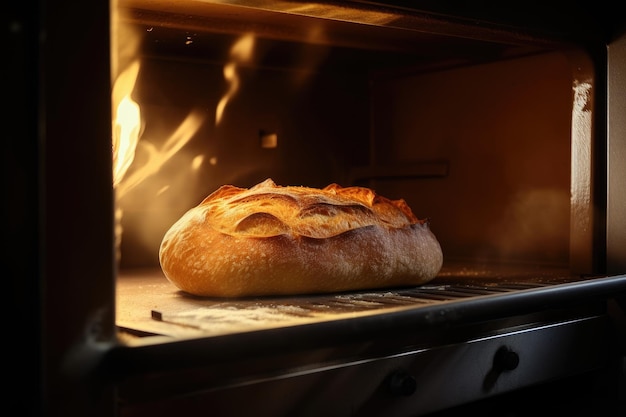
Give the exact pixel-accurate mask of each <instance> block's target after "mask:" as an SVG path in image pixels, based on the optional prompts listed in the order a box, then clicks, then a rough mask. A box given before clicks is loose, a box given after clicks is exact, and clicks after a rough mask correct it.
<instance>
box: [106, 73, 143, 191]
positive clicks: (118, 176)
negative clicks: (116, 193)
mask: <svg viewBox="0 0 626 417" xmlns="http://www.w3.org/2000/svg"><path fill="white" fill-rule="evenodd" d="M138 73H139V63H138V62H134V63H133V64H132V65H131V66H130V67H129V68H128V69H127V70H126V71H124V72H123V73H122V74H120V76H119V77H118V78H117V80H116V82H115V85H114V86H113V94H112V101H113V106H114V109H115V112H114V119H113V185H114V186H116V187H117V186H118V185H119V183H120V182H121V181H122V178H124V174H125V173H126V171H127V170H128V167H130V165H131V164H132V162H133V159H134V158H135V149H136V147H137V143H138V142H139V136H140V127H141V111H140V109H139V105H138V104H137V103H135V102H134V101H133V100H132V99H131V97H130V95H131V93H132V91H133V89H134V86H135V82H136V80H137V75H138Z"/></svg>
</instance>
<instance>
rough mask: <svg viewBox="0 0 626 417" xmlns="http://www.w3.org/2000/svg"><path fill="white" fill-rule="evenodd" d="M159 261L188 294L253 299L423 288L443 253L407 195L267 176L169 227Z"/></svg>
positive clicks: (223, 192)
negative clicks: (395, 197) (294, 182)
mask: <svg viewBox="0 0 626 417" xmlns="http://www.w3.org/2000/svg"><path fill="white" fill-rule="evenodd" d="M159 259H160V262H161V267H162V269H163V272H164V274H165V276H166V277H167V278H168V279H169V280H170V281H171V282H172V283H173V284H174V285H176V286H177V287H178V288H180V289H181V290H183V291H185V292H187V293H190V294H194V295H198V296H211V297H245V296H265V295H295V294H311V293H329V292H342V291H351V290H362V289H374V288H384V287H395V286H409V285H418V284H423V283H425V282H428V281H430V280H431V279H433V278H434V277H435V276H436V275H437V273H438V272H439V270H440V268H441V266H442V263H443V254H442V251H441V247H440V245H439V242H438V241H437V239H436V238H435V236H434V235H433V233H432V232H431V230H430V228H429V225H428V223H427V222H426V221H424V220H418V219H417V217H415V215H414V214H413V212H412V211H411V209H410V208H409V206H408V205H407V204H406V203H405V201H404V200H390V199H387V198H385V197H382V196H380V195H377V194H376V193H375V192H374V191H372V190H371V189H369V188H364V187H345V188H342V187H341V186H339V185H337V184H331V185H329V186H327V187H325V188H323V189H318V188H309V187H300V186H277V185H276V184H275V183H274V182H273V181H272V180H271V179H267V180H265V181H264V182H262V183H260V184H257V185H255V186H254V187H251V188H249V189H245V188H238V187H235V186H232V185H224V186H222V187H220V188H219V189H218V190H217V191H215V192H213V193H212V194H211V195H209V196H208V197H207V198H205V199H204V201H202V203H200V204H199V205H198V206H196V207H194V208H192V209H190V210H189V211H188V212H187V213H186V214H184V215H183V216H182V217H181V218H180V219H179V220H178V221H177V222H176V223H175V224H174V225H173V226H172V227H171V228H170V229H169V230H168V231H167V232H166V234H165V236H164V238H163V241H162V243H161V247H160V251H159Z"/></svg>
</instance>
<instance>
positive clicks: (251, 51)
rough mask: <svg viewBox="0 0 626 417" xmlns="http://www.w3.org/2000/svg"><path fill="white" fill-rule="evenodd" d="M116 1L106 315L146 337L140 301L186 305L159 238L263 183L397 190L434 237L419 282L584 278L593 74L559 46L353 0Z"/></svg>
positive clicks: (593, 248)
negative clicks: (166, 272)
mask: <svg viewBox="0 0 626 417" xmlns="http://www.w3.org/2000/svg"><path fill="white" fill-rule="evenodd" d="M118 10H119V13H118V14H117V15H116V16H117V19H116V20H115V25H114V27H115V28H116V30H115V31H114V32H113V33H114V35H113V41H112V44H113V56H114V66H113V68H114V74H115V75H116V76H117V78H116V79H115V80H114V90H113V91H114V94H113V101H114V102H113V105H114V109H113V111H114V114H115V111H116V109H115V106H116V105H117V104H118V103H116V99H117V98H119V97H120V96H121V95H122V93H120V91H122V90H124V89H125V90H126V91H125V92H126V93H127V94H131V97H132V99H133V100H134V101H135V102H136V103H137V104H138V106H139V108H140V112H141V117H140V119H141V121H140V125H139V126H138V127H136V129H138V130H137V131H138V132H139V142H138V143H137V145H136V148H135V153H134V159H133V160H132V162H131V163H130V164H129V167H128V169H127V171H126V172H125V173H124V175H123V176H122V177H121V179H120V180H119V183H118V184H117V186H116V220H117V222H118V223H117V225H118V228H119V229H118V230H121V238H120V240H119V242H118V261H119V270H120V272H119V276H118V279H117V291H118V301H117V304H118V305H117V307H118V313H117V321H118V324H119V325H120V326H121V327H123V328H129V329H133V328H135V330H137V331H146V332H148V333H149V332H152V331H155V332H156V333H157V334H161V333H160V332H163V329H162V327H163V322H159V320H156V319H155V317H153V312H152V311H151V310H156V312H154V314H156V316H157V317H158V316H159V315H160V314H161V313H163V314H166V315H167V309H168V308H169V309H171V310H172V312H176V313H180V311H179V310H180V309H183V310H185V307H184V305H185V303H186V302H187V301H186V300H184V297H183V300H182V305H181V297H179V296H178V295H175V296H172V294H177V292H176V290H175V289H174V287H170V286H169V282H167V280H166V279H165V278H164V276H163V275H162V273H161V272H160V270H159V265H158V248H159V245H160V241H161V238H162V236H163V234H164V233H165V231H166V230H167V229H168V228H169V227H170V226H171V225H172V224H173V223H174V222H175V221H176V220H177V219H178V218H179V217H180V216H181V215H182V214H183V213H184V212H185V211H186V210H188V209H189V208H191V207H192V206H194V205H196V204H198V203H199V202H200V201H201V200H202V199H203V198H204V197H206V196H207V195H208V194H210V193H211V192H212V191H214V190H215V189H217V188H218V187H219V186H220V185H223V184H232V185H236V186H239V187H250V186H252V185H254V184H256V183H258V182H261V181H263V180H264V179H266V178H272V179H273V180H274V181H275V182H276V183H277V184H280V185H306V186H312V187H323V186H325V185H328V184H330V183H333V182H334V183H338V184H341V185H344V186H349V185H363V186H367V187H370V188H373V189H374V190H376V191H377V192H378V193H379V194H381V195H384V196H387V197H389V198H394V199H399V198H403V199H405V200H406V201H407V203H408V204H409V206H411V207H412V209H413V211H414V212H415V213H416V215H417V216H418V217H419V218H427V219H428V220H429V223H430V226H431V229H432V230H433V232H434V233H435V235H436V236H437V238H438V240H439V241H440V244H441V246H442V249H443V253H444V268H443V270H442V272H441V274H440V276H439V277H437V278H436V280H435V281H433V285H435V286H437V285H444V286H445V285H453V284H460V285H463V286H465V285H470V283H469V281H473V283H472V284H473V285H478V286H479V287H480V286H484V285H494V284H497V282H498V281H499V280H501V281H504V282H507V281H508V282H510V281H514V282H516V283H517V282H521V283H522V285H526V284H525V283H524V282H525V281H530V282H538V284H537V285H541V284H542V283H543V282H546V281H549V282H552V281H553V280H555V279H556V280H557V281H558V280H561V281H563V280H579V279H581V278H588V277H590V276H601V274H602V269H601V268H600V267H599V266H598V264H597V257H598V256H600V255H601V253H599V252H600V251H599V249H598V248H600V246H598V245H597V244H596V243H597V241H598V239H599V238H601V237H602V236H598V235H597V233H596V232H590V231H589V228H588V227H587V226H589V225H590V224H592V221H593V219H595V217H596V216H598V213H597V210H596V209H595V208H594V205H593V201H590V196H591V198H593V192H594V191H595V190H594V187H595V186H596V185H595V184H594V182H593V178H592V173H591V169H592V168H591V165H592V162H591V161H589V160H588V159H589V155H590V150H591V149H592V148H593V132H592V128H593V124H592V122H593V119H592V115H593V112H592V111H589V109H592V108H593V105H594V88H593V86H594V73H593V70H592V65H591V59H590V58H589V57H588V56H587V55H586V54H585V51H583V50H580V49H577V48H575V47H574V46H573V44H570V43H568V42H566V41H564V40H561V39H558V38H556V37H555V39H550V38H546V37H545V36H543V37H542V36H538V35H537V34H534V33H532V32H531V31H526V32H523V31H519V32H511V31H506V30H504V29H503V28H501V27H499V26H498V25H495V24H487V23H484V24H483V25H476V24H474V23H475V22H472V21H470V20H463V19H460V18H458V17H457V18H454V19H452V18H451V17H449V16H443V15H437V14H425V13H418V12H415V11H409V10H406V9H400V8H391V7H387V6H380V5H378V6H377V5H371V4H366V3H352V4H349V5H346V4H341V3H339V4H318V5H313V4H301V3H298V2H296V3H291V2H249V3H246V2H243V3H242V4H235V3H231V2H215V3H209V2H195V1H189V2H184V3H182V4H177V5H176V6H172V5H168V4H166V3H163V2H154V1H146V0H121V1H120V2H119V9H118ZM116 34H117V35H116ZM590 114H591V116H590ZM585 122H586V123H585ZM581 155H587V157H588V158H587V159H585V158H584V157H581ZM480 280H482V283H481V282H478V284H477V283H476V281H480ZM146 285H153V286H154V288H155V291H154V292H150V294H146V293H145V291H143V290H142V288H145V286H146ZM164 293H165V294H168V296H167V297H163V296H162V294H164ZM138 294H141V298H143V299H144V300H146V297H147V300H148V301H146V302H138V301H135V300H136V299H137V295H138ZM339 296H342V297H343V296H346V295H345V294H344V295H339ZM162 298H165V299H162ZM172 298H174V299H173V300H172ZM409 298H410V297H409ZM444 298H445V296H444ZM157 300H158V301H157ZM168 300H169V301H168ZM268 302H269V303H271V300H270V301H268ZM160 303H165V305H166V306H167V307H166V306H162V304H160ZM206 303H207V305H209V306H211V305H214V304H216V303H217V304H219V303H220V300H209V301H206ZM144 304H146V305H157V307H156V308H154V309H149V308H146V307H145V306H143V305H144ZM192 304H193V303H192ZM409 304H411V303H409ZM140 305H142V306H143V307H141V310H138V308H139V307H138V306H140ZM159 308H164V309H165V310H166V311H165V312H161V311H158V310H159ZM140 323H141V324H140ZM137 327H138V328H137ZM185 330H188V329H185ZM179 331H180V329H177V330H173V331H169V332H168V331H166V333H167V334H169V333H174V334H177V333H178V332H179Z"/></svg>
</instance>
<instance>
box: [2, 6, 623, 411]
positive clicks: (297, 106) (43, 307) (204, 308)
mask: <svg viewBox="0 0 626 417" xmlns="http://www.w3.org/2000/svg"><path fill="white" fill-rule="evenodd" d="M489 3H490V2H476V3H475V4H473V5H471V7H470V6H469V5H467V4H465V3H464V2H451V3H446V4H445V5H442V4H439V3H437V2H416V3H415V4H412V3H409V2H401V1H379V2H368V1H348V2H335V1H327V2H326V1H325V2H300V1H291V0H285V1H264V0H258V1H257V0H251V1H248V0H242V1H219V0H218V1H210V0H206V1H200V0H184V1H180V2H165V1H159V0H115V1H111V2H109V1H91V2H79V1H76V0H64V1H61V2H50V3H46V2H40V3H39V4H38V7H37V10H36V12H35V13H34V12H33V10H31V8H30V7H27V6H26V5H20V4H13V5H11V6H10V13H9V14H8V17H9V19H8V24H7V26H6V27H7V29H6V31H5V36H7V42H6V43H7V45H8V47H9V48H8V50H9V57H10V59H8V60H7V63H6V65H5V66H6V67H7V68H8V71H9V76H8V77H7V78H6V82H7V84H8V85H9V88H8V92H9V94H8V95H7V98H8V100H7V104H8V106H9V107H10V109H8V110H7V111H8V113H6V114H8V115H9V117H8V118H7V120H6V121H5V126H6V127H7V129H8V132H7V139H6V141H5V147H4V149H5V152H4V155H5V156H4V158H3V159H4V161H3V166H4V172H3V177H4V194H5V196H6V200H5V201H6V204H5V215H4V216H3V219H4V224H5V226H4V229H5V230H6V231H7V234H6V239H5V247H6V249H5V259H6V261H5V265H6V269H5V270H6V271H7V273H8V276H9V278H10V280H9V281H10V285H11V287H10V292H11V293H10V299H11V303H10V304H9V305H10V306H11V308H10V309H9V310H8V311H7V315H6V316H5V317H6V321H7V322H8V323H9V328H8V329H7V332H6V334H7V342H6V345H7V347H8V349H9V351H8V354H7V356H6V357H7V358H8V360H9V361H12V362H13V361H14V363H12V364H11V369H12V371H11V373H10V379H9V380H8V381H7V382H8V383H9V384H11V386H12V387H13V388H14V392H15V393H16V394H15V395H11V397H12V398H10V399H9V408H10V409H12V410H13V409H14V410H19V411H20V413H21V414H27V415H50V416H57V415H62V416H74V415H75V416H86V415H89V416H107V417H108V416H121V417H133V416H161V415H172V414H173V413H178V414H180V415H184V416H196V415H198V416H199V415H224V416H233V415H249V414H252V413H254V414H255V415H262V416H283V415H284V416H287V415H288V416H293V415H298V416H301V415H302V416H308V415H312V416H313V415H332V416H347V415H356V416H370V415H375V416H378V415H385V416H424V415H430V416H450V415H461V414H466V413H467V412H480V413H483V414H486V415H503V414H506V415H528V414H530V413H544V414H545V413H546V412H550V413H569V414H571V415H607V416H612V415H615V416H617V415H623V413H624V412H626V313H625V309H626V249H625V248H626V191H625V190H626V181H625V178H626V162H625V161H626V118H625V117H624V114H625V113H624V109H625V108H626V95H625V94H624V92H625V91H626V78H625V75H624V74H625V72H626V37H625V36H624V29H625V26H624V19H623V18H621V17H620V14H619V13H617V10H616V9H614V8H613V7H614V6H611V5H610V4H609V2H602V1H601V2H581V3H580V4H578V3H577V4H575V5H571V7H569V8H563V6H559V7H556V6H546V5H545V4H543V3H539V2H533V1H529V2H519V3H515V4H514V5H507V7H504V6H500V5H499V4H489ZM267 178H271V179H273V180H274V181H275V182H276V183H277V184H281V185H306V186H311V187H317V188H320V187H324V186H325V185H328V184H330V183H338V184H340V185H343V186H351V185H359V186H364V187H369V188H372V189H374V190H376V192H378V193H379V194H381V195H384V196H387V197H391V198H396V199H399V198H403V199H405V200H406V202H407V203H408V204H409V205H410V206H411V207H412V209H413V211H414V212H415V214H416V215H417V216H418V217H420V218H428V221H429V225H430V227H431V230H432V231H433V232H434V234H435V235H436V237H437V238H438V240H439V242H440V244H441V247H442V250H443V254H444V264H443V267H442V269H441V271H440V272H439V274H438V275H437V276H436V277H435V278H434V279H433V280H432V281H430V282H428V283H426V284H423V285H419V286H413V287H401V288H396V287H391V288H383V289H363V290H362V291H350V292H341V293H331V294H294V295H290V296H280V297H272V296H266V297H245V298H211V297H195V296H190V295H188V294H185V293H183V292H181V291H179V290H178V289H177V288H176V287H174V286H173V285H172V284H171V283H170V282H169V281H168V280H167V279H166V278H165V276H164V275H163V272H162V271H161V269H160V266H159V261H158V249H159V245H160V242H161V239H162V238H163V235H164V233H165V232H166V231H167V229H168V228H169V227H170V226H171V225H172V224H173V223H174V222H175V221H176V220H177V219H178V218H180V216H182V214H183V213H184V212H185V211H187V210H188V209H190V208H191V207H193V206H195V205H197V204H198V203H199V202H200V201H202V199H203V198H204V197H206V196H207V195H208V194H210V193H211V192H212V191H214V190H216V189H217V188H218V187H220V186H221V185H224V184H232V185H235V186H239V187H246V188H247V187H250V186H253V185H254V184H256V183H259V182H261V181H263V180H265V179H267Z"/></svg>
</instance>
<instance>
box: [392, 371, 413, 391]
mask: <svg viewBox="0 0 626 417" xmlns="http://www.w3.org/2000/svg"><path fill="white" fill-rule="evenodd" d="M387 388H388V389H389V392H390V393H391V394H393V395H397V396H402V397H408V396H410V395H413V393H414V392H415V391H416V389H417V381H416V380H415V378H414V377H413V376H412V375H410V374H409V373H407V372H405V371H395V372H393V373H392V374H391V375H389V377H388V378H387Z"/></svg>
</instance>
